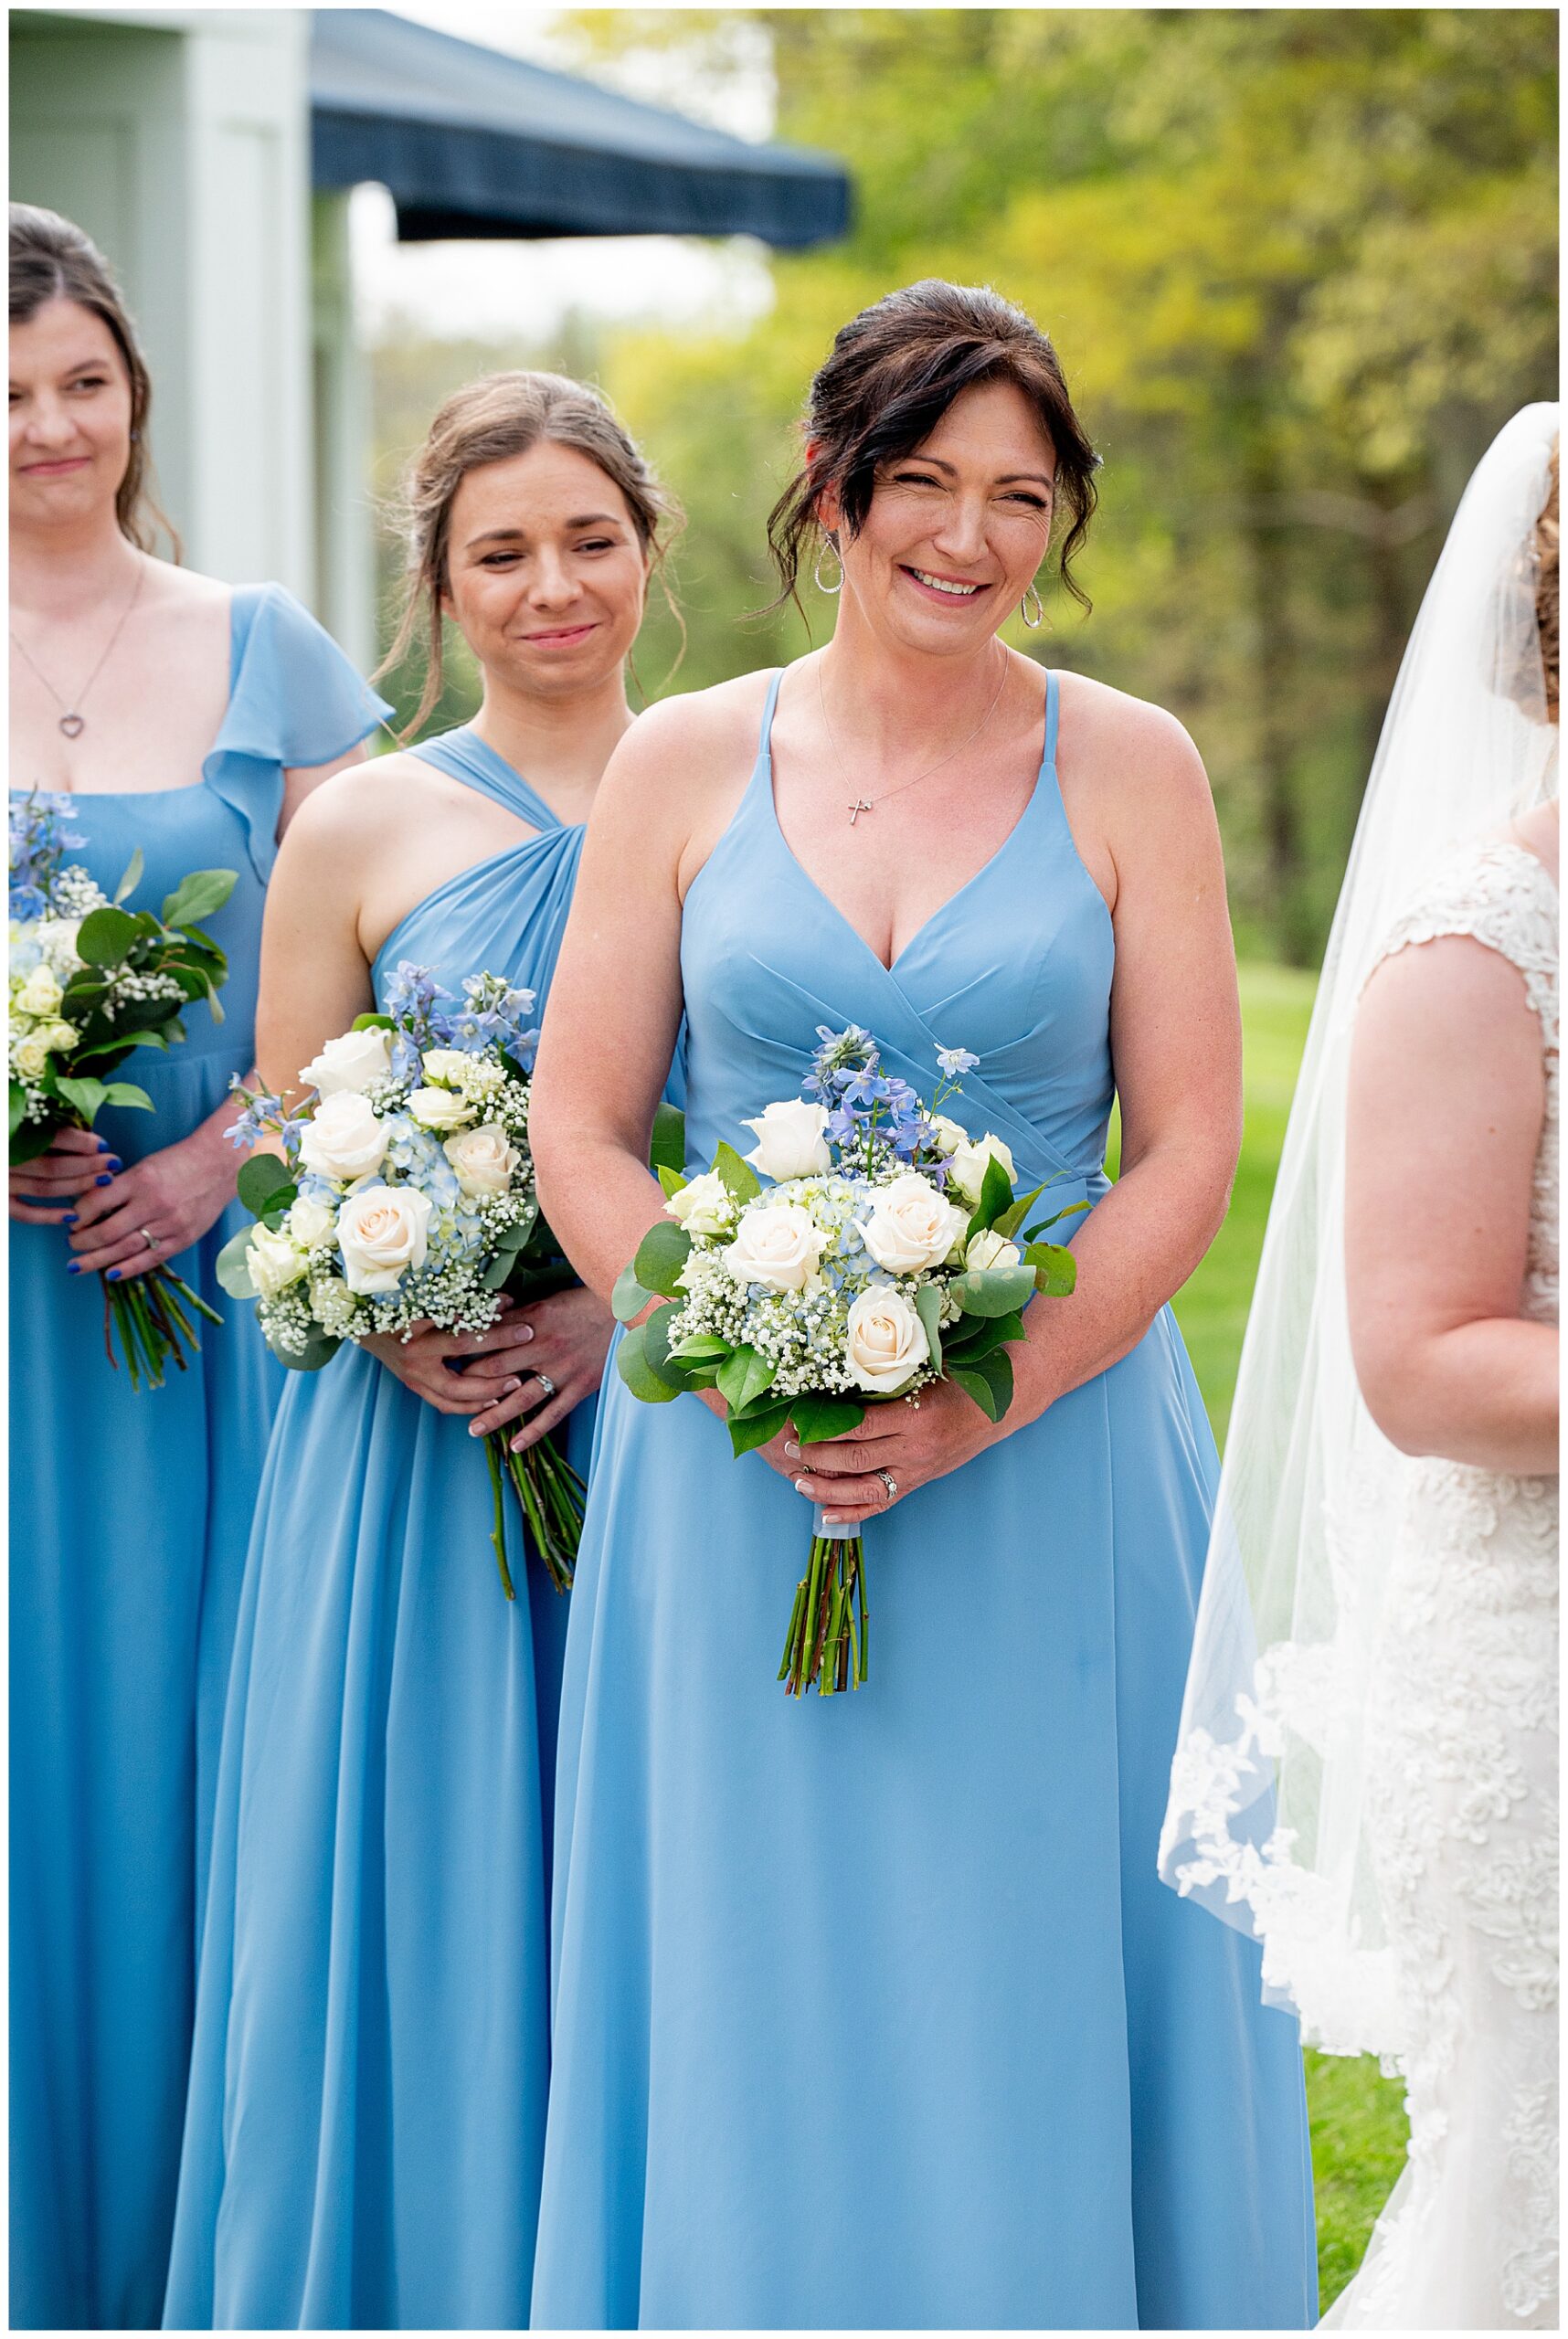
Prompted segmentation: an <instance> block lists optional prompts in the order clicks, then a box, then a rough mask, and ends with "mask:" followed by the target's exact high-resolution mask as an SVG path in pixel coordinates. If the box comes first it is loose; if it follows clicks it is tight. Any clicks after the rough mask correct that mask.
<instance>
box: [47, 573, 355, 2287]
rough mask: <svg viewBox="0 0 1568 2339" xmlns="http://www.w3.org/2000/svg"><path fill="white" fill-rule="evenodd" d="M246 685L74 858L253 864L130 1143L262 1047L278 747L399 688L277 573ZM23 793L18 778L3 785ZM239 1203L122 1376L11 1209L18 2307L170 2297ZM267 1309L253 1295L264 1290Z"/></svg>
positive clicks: (109, 869)
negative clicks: (165, 1327) (167, 1367)
mask: <svg viewBox="0 0 1568 2339" xmlns="http://www.w3.org/2000/svg"><path fill="white" fill-rule="evenodd" d="M229 626H230V662H229V696H228V708H227V711H226V713H225V714H224V717H223V721H222V724H221V726H220V728H219V731H218V735H217V739H216V741H215V742H214V745H213V746H212V749H211V751H210V753H209V754H208V755H207V757H206V759H205V761H204V763H203V766H202V775H201V778H200V779H199V781H194V782H192V783H190V784H189V785H188V786H185V787H179V788H163V789H157V790H154V791H152V792H151V793H148V792H144V791H141V790H137V791H134V792H131V793H126V794H121V795H115V794H107V795H100V794H96V793H94V794H85V795H82V796H79V797H78V798H77V799H75V800H74V802H73V804H72V808H71V811H72V822H71V825H72V826H73V827H74V828H75V829H76V830H77V831H79V833H80V834H82V835H83V837H84V838H85V841H84V842H83V843H82V844H81V845H79V846H77V847H73V848H71V849H70V850H69V852H68V853H67V856H66V857H67V859H68V861H71V862H75V863H79V864H81V865H82V866H83V867H85V868H87V869H88V870H89V871H90V873H91V874H92V876H93V877H94V878H96V880H97V881H98V883H99V884H100V885H101V886H102V887H103V889H104V891H105V892H106V893H110V894H112V893H113V891H114V890H115V888H116V886H117V885H118V884H119V882H120V879H121V877H122V874H123V873H124V871H125V869H126V867H127V864H128V863H129V862H130V861H131V858H132V853H133V852H135V851H136V850H137V849H138V848H140V850H141V852H143V855H144V858H145V867H144V870H143V876H142V880H141V883H140V884H138V886H137V887H136V889H135V891H134V893H133V894H132V895H131V897H130V906H131V907H132V908H133V909H144V908H151V909H156V908H157V907H158V906H159V905H160V904H161V903H162V901H163V900H164V895H165V894H170V893H172V892H173V891H174V889H175V886H176V885H177V884H178V883H179V881H180V879H181V878H182V877H184V876H185V875H186V874H187V873H189V872H190V871H191V870H193V869H214V868H217V869H233V870H235V871H237V872H238V884H236V886H235V889H234V892H233V893H232V894H231V895H230V897H229V899H228V904H227V905H226V906H225V907H224V908H223V909H222V910H220V911H219V912H218V913H217V915H216V916H215V917H214V918H213V919H212V920H211V921H210V930H211V932H212V934H213V936H214V937H215V938H216V939H217V941H218V942H219V943H220V944H221V945H222V947H223V948H224V949H225V950H226V951H227V953H228V968H229V971H228V984H227V986H226V988H225V990H224V992H223V998H222V1005H223V1014H224V1020H223V1021H222V1022H221V1023H217V1022H215V1021H213V1019H212V1016H211V1014H210V1012H209V1011H208V1009H207V1006H206V1004H205V1003H203V1004H200V1005H197V1006H195V1007H193V1008H190V1009H188V1010H187V1011H186V1012H185V1029H186V1032H187V1037H186V1039H185V1041H184V1042H183V1043H181V1044H180V1045H177V1046H176V1047H175V1048H174V1049H173V1050H172V1051H171V1052H170V1053H168V1054H167V1055H163V1054H159V1053H155V1052H154V1050H153V1049H151V1048H143V1049H138V1050H137V1051H136V1052H135V1053H134V1054H132V1056H130V1057H129V1058H128V1059H127V1060H126V1063H125V1065H124V1068H123V1071H122V1074H120V1075H119V1076H121V1077H122V1078H124V1079H127V1080H131V1081H134V1082H135V1083H137V1084H138V1085H140V1086H141V1087H143V1089H145V1090H146V1092H147V1094H148V1095H149V1096H150V1097H151V1098H152V1100H153V1106H154V1110H153V1111H152V1112H151V1113H148V1112H143V1111H127V1110H111V1111H106V1112H104V1113H102V1114H101V1116H100V1117H99V1121H98V1125H97V1127H98V1133H99V1134H100V1135H101V1136H102V1137H104V1138H108V1140H109V1142H110V1144H111V1146H112V1148H113V1149H114V1151H115V1152H116V1153H117V1154H118V1155H119V1156H120V1158H121V1159H122V1160H123V1161H124V1162H125V1163H127V1165H129V1164H130V1163H132V1162H134V1161H137V1160H140V1159H142V1158H143V1156H144V1155H146V1154H149V1153H152V1152H154V1151H156V1150H157V1149H159V1148H161V1147H164V1146H166V1145H169V1144H172V1143H173V1142H174V1141H175V1139H177V1138H183V1137H185V1136H187V1135H188V1134H189V1132H190V1131H191V1130H192V1129H193V1128H195V1127H196V1126H197V1125H198V1123H200V1122H202V1121H204V1120H205V1119H206V1118H207V1116H208V1115H209V1114H211V1113H212V1112H214V1111H215V1110H216V1109H217V1106H220V1105H221V1104H222V1103H223V1101H224V1097H225V1095H226V1094H227V1092H228V1085H229V1082H230V1080H231V1078H232V1077H233V1075H234V1074H236V1073H238V1074H249V1070H250V1067H251V1063H252V1054H253V1050H254V1045H255V1031H254V1027H255V1015H256V982H257V968H258V961H259V958H260V937H261V908H262V903H263V900H264V898H265V894H266V887H267V879H268V875H269V873H270V869H271V866H272V860H273V855H274V852H275V851H276V838H277V829H278V819H279V814H280V811H281V806H282V797H283V778H284V773H285V771H286V770H287V769H289V768H291V767H300V766H306V767H308V766H312V765H316V764H323V763H330V762H332V761H333V760H334V758H335V757H339V756H342V755H344V754H345V753H346V752H347V751H348V749H349V748H351V747H353V746H355V744H356V743H357V742H358V741H359V740H361V739H363V738H364V737H365V736H366V734H367V733H369V732H370V731H372V730H373V729H374V728H375V727H376V724H377V723H378V722H379V721H380V720H381V718H382V716H383V715H384V714H386V713H387V711H388V710H387V708H386V707H385V706H384V704H383V703H382V701H381V700H380V699H378V698H377V697H376V695H375V694H374V693H373V692H371V691H370V690H369V689H368V688H367V686H366V683H364V682H363V681H362V680H361V679H360V677H359V675H358V674H357V673H356V672H355V669H354V668H353V666H352V665H351V664H350V663H349V661H348V660H347V659H346V658H345V657H344V654H343V652H342V651H341V650H339V648H338V647H337V644H336V643H335V642H334V640H332V639H331V637H330V636H329V635H327V634H326V633H324V632H323V630H322V628H321V627H320V626H319V625H318V624H317V623H316V621H315V619H313V618H312V617H311V616H309V615H308V614H307V612H306V611H305V610H304V609H302V608H301V606H300V604H299V603H298V602H297V601H296V600H294V599H293V598H291V595H290V594H288V593H286V592H285V591H284V590H283V589H282V587H281V586H277V585H259V586H240V587H236V589H235V591H234V595H233V598H232V603H231V612H230V620H229ZM14 792H15V791H14ZM244 1222H245V1214H244V1212H241V1211H240V1210H239V1209H238V1205H236V1206H235V1207H234V1208H232V1209H231V1210H229V1211H227V1212H225V1213H224V1215H223V1217H222V1218H220V1219H219V1220H218V1222H217V1225H216V1226H214V1227H213V1229H212V1230H211V1232H210V1233H208V1234H207V1235H205V1236H204V1237H203V1238H202V1240H201V1242H200V1243H198V1244H193V1245H192V1246H191V1247H190V1248H189V1249H188V1250H186V1251H184V1252H182V1253H180V1254H177V1255H176V1257H175V1259H174V1261H173V1265H174V1266H175V1271H176V1272H177V1273H178V1274H180V1275H183V1276H184V1277H185V1280H186V1281H187V1282H189V1283H191V1284H193V1285H194V1286H196V1289H197V1290H199V1291H200V1292H201V1294H202V1296H203V1297H204V1298H206V1299H207V1300H208V1301H209V1303H211V1304H213V1305H215V1306H217V1307H218V1308H219V1311H220V1312H221V1313H222V1314H223V1315H224V1317H225V1318H227V1320H226V1321H225V1322H224V1324H223V1325H222V1327H221V1328H215V1327H213V1326H210V1325H202V1326H199V1327H198V1329H199V1330H200V1333H201V1353H200V1355H199V1356H198V1357H197V1358H196V1359H195V1360H193V1362H192V1365H191V1367H190V1368H189V1369H188V1370H187V1371H185V1372H183V1373H181V1372H175V1371H171V1372H170V1373H169V1376H168V1380H167V1382H166V1384H165V1386H164V1388H162V1389H157V1390H143V1391H142V1392H140V1393H139V1394H138V1393H137V1392H135V1391H133V1390H132V1387H131V1384H130V1381H129V1379H128V1377H127V1375H126V1373H125V1371H124V1370H123V1367H122V1368H121V1369H119V1370H115V1369H113V1368H112V1367H111V1364H110V1362H109V1360H108V1357H107V1356H106V1354H105V1349H104V1334H103V1302H102V1295H101V1289H100V1286H99V1283H98V1279H97V1277H96V1276H93V1275H83V1276H72V1275H67V1273H66V1263H67V1261H68V1259H69V1257H70V1255H71V1254H70V1252H69V1248H68V1246H67V1243H66V1238H65V1236H64V1234H63V1233H61V1232H60V1231H59V1230H58V1228H56V1227H44V1226H39V1227H33V1228H27V1227H23V1226H16V1225H13V1227H12V1229H11V1244H10V1268H11V1298H10V1316H11V1396H10V1428H11V1498H10V1500H11V1519H10V1523H11V1582H10V1602H9V1614H10V1635H11V1637H10V1695H11V1721H10V1762H11V1794H10V1825H11V1853H10V1876H11V1971H10V2014H11V2118H10V2126H11V2172H10V2173H11V2207H10V2236H11V2320H12V2322H13V2323H15V2324H16V2325H17V2326H18V2327H21V2328H47V2327H50V2326H60V2325H65V2326H73V2325H94V2326H104V2325H109V2326H137V2325H141V2326H146V2325H155V2324H156V2323H157V2320H158V2315H159V2310H160V2307H161V2305H162V2302H163V2293H164V2273H165V2270H166V2267H167V2260H168V2244H169V2230H170V2225H171V2222H172V2219H173V2216H174V2204H175V2172H176V2170H177V2167H178V2164H179V2150H180V2129H181V2121H182V2117H183V2113H184V2108H185V2069H186V2061H187V2058H188V2055H189V2049H190V2027H191V2006H192V1988H193V1981H194V1973H195V1963H196V1925H197V1911H198V1905H199V1901H200V1898H201V1891H202V1879H203V1873H204V1868H205V1861H206V1852H207V1826H208V1816H209V1813H210V1808H211V1802H212V1789H213V1779H214V1773H215V1770H216V1758H217V1735H218V1730H219V1728H220V1725H221V1720H222V1709H223V1697H224V1690H225V1686H226V1683H227V1679H228V1655H229V1647H230V1644H231V1642H232V1638H233V1633H234V1618H235V1610H236V1605H237V1603H238V1595H239V1578H240V1572H241V1568H242V1566H243V1563H244V1558H245V1545H246V1540H247V1537H248V1536H249V1529H250V1513H251V1509H252V1507H253V1505H254V1502H255V1498H256V1487H257V1485H258V1482H259V1480H260V1474H261V1462H262V1456H263V1454H264V1452H265V1449H266V1442H267V1430H268V1424H269V1422H270V1417H271V1413H272V1407H273V1404H274V1402H276V1396H277V1392H278V1388H279V1386H280V1384H281V1374H280V1373H278V1372H277V1371H275V1369H274V1368H272V1366H271V1365H270V1361H269V1360H268V1358H267V1356H266V1353H265V1350H264V1349H263V1348H262V1346H261V1343H260V1341H259V1340H258V1339H257V1338H256V1334H255V1330H254V1328H253V1327H252V1326H251V1324H250V1323H249V1321H247V1320H245V1318H244V1317H240V1316H237V1314H236V1311H235V1309H234V1307H232V1305H231V1304H230V1303H229V1302H228V1300H226V1299H225V1298H224V1297H223V1295H222V1293H221V1292H220V1291H219V1289H218V1287H217V1279H216V1276H215V1275H214V1272H213V1268H214V1262H215V1260H216V1258H217V1253H218V1251H219V1250H220V1249H221V1247H222V1245H223V1244H224V1242H225V1241H226V1240H227V1239H228V1236H229V1235H230V1234H232V1233H235V1231H236V1230H237V1229H238V1227H239V1226H240V1225H241V1224H243V1223H244ZM248 1314H249V1311H248V1310H247V1311H246V1315H248Z"/></svg>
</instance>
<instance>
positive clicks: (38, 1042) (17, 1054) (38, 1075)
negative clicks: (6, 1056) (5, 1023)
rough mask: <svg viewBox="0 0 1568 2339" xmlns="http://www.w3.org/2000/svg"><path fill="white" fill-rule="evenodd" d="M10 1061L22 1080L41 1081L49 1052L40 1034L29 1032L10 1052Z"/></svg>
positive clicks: (46, 1068)
mask: <svg viewBox="0 0 1568 2339" xmlns="http://www.w3.org/2000/svg"><path fill="white" fill-rule="evenodd" d="M11 1061H12V1063H13V1064H15V1065H16V1070H17V1071H18V1072H19V1073H20V1074H21V1075H22V1077H23V1079H24V1080H41V1079H42V1078H43V1076H44V1074H45V1073H46V1072H47V1071H48V1063H49V1051H48V1043H47V1042H46V1041H45V1040H44V1038H43V1036H42V1035H41V1033H39V1032H29V1033H28V1035H27V1037H26V1039H25V1040H18V1041H17V1042H16V1046H15V1048H13V1050H12V1051H11Z"/></svg>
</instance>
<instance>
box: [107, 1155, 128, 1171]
mask: <svg viewBox="0 0 1568 2339" xmlns="http://www.w3.org/2000/svg"><path fill="white" fill-rule="evenodd" d="M106 1167H107V1168H109V1169H124V1167H125V1164H124V1163H123V1161H122V1160H121V1159H120V1156H119V1155H118V1154H117V1153H111V1155H110V1157H109V1160H108V1162H107V1164H106Z"/></svg>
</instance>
